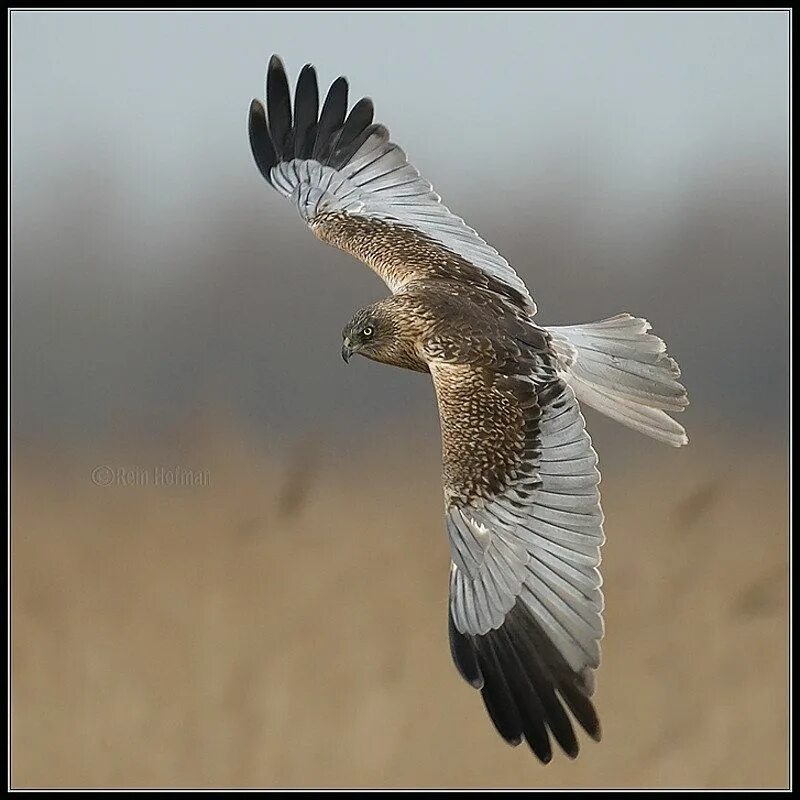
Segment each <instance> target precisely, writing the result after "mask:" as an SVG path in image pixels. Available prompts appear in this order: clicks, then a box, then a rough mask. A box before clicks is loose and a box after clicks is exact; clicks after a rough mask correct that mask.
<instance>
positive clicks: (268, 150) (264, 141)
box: [248, 100, 277, 180]
mask: <svg viewBox="0 0 800 800" xmlns="http://www.w3.org/2000/svg"><path fill="white" fill-rule="evenodd" d="M248 134H249V137H250V150H251V151H252V153H253V158H254V159H255V162H256V166H257V167H258V169H259V172H260V173H261V174H262V175H263V176H264V177H265V178H266V179H267V180H269V179H270V170H271V169H272V167H274V166H275V164H276V163H277V159H276V158H275V148H274V147H273V146H272V140H271V139H270V136H269V130H268V128H267V116H266V113H265V111H264V106H262V105H261V103H260V102H259V101H258V100H253V102H252V103H250V114H249V117H248Z"/></svg>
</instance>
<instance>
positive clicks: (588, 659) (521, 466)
mask: <svg viewBox="0 0 800 800" xmlns="http://www.w3.org/2000/svg"><path fill="white" fill-rule="evenodd" d="M483 352H484V353H485V352H486V347H484V348H483ZM525 357H526V354H525V353H523V354H522V358H520V359H519V360H518V363H520V364H521V365H522V369H524V364H525ZM459 360H461V361H462V363H454V362H457V361H459ZM489 360H491V359H488V360H487V359H486V358H484V360H483V361H480V360H479V363H478V364H477V365H476V364H474V363H463V359H458V358H456V359H451V360H450V361H447V362H445V361H443V360H437V359H433V360H431V361H430V362H429V363H430V371H431V375H432V377H433V382H434V385H435V387H436V395H437V399H438V404H439V416H440V421H441V428H442V452H443V482H444V490H445V506H446V523H447V532H448V535H449V540H450V550H451V556H452V564H451V571H450V601H449V629H450V645H451V652H452V655H453V660H454V661H455V664H456V666H457V668H458V670H459V672H460V673H461V675H462V677H464V678H465V680H467V681H468V682H469V683H471V684H472V685H473V686H474V687H476V688H479V689H480V690H481V693H482V695H483V700H484V703H485V705H486V709H487V711H488V712H489V715H490V717H491V719H492V721H493V722H494V725H495V727H496V728H497V730H498V732H499V733H500V735H501V736H502V737H503V738H504V739H505V740H506V741H508V742H509V743H511V744H514V745H516V744H519V743H520V742H521V741H522V738H523V737H524V738H525V739H526V740H527V742H528V744H529V746H530V747H531V749H532V750H533V752H534V753H535V754H536V755H537V756H538V757H539V759H540V760H542V761H544V762H547V761H549V760H550V758H551V756H552V749H551V743H550V738H549V736H550V734H551V735H552V736H553V737H554V738H555V740H556V741H557V742H558V743H559V745H560V746H561V747H562V749H563V750H564V751H565V752H566V753H567V754H568V755H570V756H571V757H574V756H576V755H577V753H578V743H577V740H576V737H575V733H574V730H573V727H572V723H571V721H570V718H569V716H568V715H567V713H566V712H565V708H564V705H562V703H565V704H566V707H567V708H569V709H570V710H571V711H572V713H573V715H574V717H575V718H576V719H577V720H578V722H579V723H580V724H581V726H582V727H583V728H584V729H585V730H586V731H587V733H589V735H591V736H592V737H593V738H595V739H598V740H599V738H600V725H599V721H598V718H597V715H596V713H595V710H594V707H593V705H592V702H591V700H590V699H589V698H590V697H591V694H592V692H593V690H594V680H593V670H594V669H596V668H597V667H598V665H599V663H600V644H599V642H600V639H601V638H602V635H603V622H602V616H601V615H602V609H603V596H602V593H601V590H600V584H601V579H600V574H599V572H598V566H599V564H600V547H601V545H602V543H603V540H604V539H603V528H602V524H603V515H602V511H601V509H600V495H599V491H598V483H599V480H600V475H599V472H598V471H597V468H596V463H597V457H596V455H595V452H594V450H593V449H592V445H591V441H590V439H589V436H588V434H587V433H586V430H585V427H584V420H583V417H582V415H581V412H580V409H579V407H578V403H577V401H576V399H575V395H574V393H573V391H572V389H571V388H570V387H569V386H568V385H567V384H566V383H564V381H563V380H561V379H560V378H554V379H552V380H550V381H548V382H547V383H544V384H543V383H540V382H538V380H537V379H535V378H534V377H532V373H528V374H505V371H504V369H503V368H505V367H506V366H507V364H508V360H507V359H504V358H500V359H495V360H497V361H498V362H499V363H500V364H501V365H502V367H503V368H501V369H492V368H491V366H488V365H487V364H488V361H489ZM548 730H549V734H548Z"/></svg>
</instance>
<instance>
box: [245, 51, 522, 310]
mask: <svg viewBox="0 0 800 800" xmlns="http://www.w3.org/2000/svg"><path fill="white" fill-rule="evenodd" d="M347 93H348V86H347V81H346V80H345V78H341V77H340V78H337V79H336V80H335V81H334V82H333V84H332V85H331V87H330V89H329V91H328V94H327V97H326V98H325V102H324V103H323V105H322V110H321V111H319V92H318V88H317V77H316V72H315V70H314V67H312V66H311V65H306V66H305V67H303V69H302V71H301V72H300V76H299V78H298V80H297V86H296V88H295V100H294V111H293V110H292V105H291V101H290V95H289V83H288V80H287V78H286V71H285V70H284V67H283V64H282V63H281V60H280V59H279V58H278V57H277V56H273V57H272V58H271V59H270V62H269V68H268V70H267V111H266V112H265V110H264V106H263V105H262V104H261V103H260V102H259V101H258V100H253V102H252V104H251V106H250V125H249V132H250V146H251V148H252V151H253V156H254V157H255V161H256V164H257V165H258V168H259V170H260V171H261V174H262V175H263V176H264V177H265V178H266V179H267V180H268V181H269V183H270V184H271V185H272V186H273V187H274V188H275V189H277V190H278V192H280V193H281V194H282V195H283V196H284V197H287V198H289V199H290V200H291V201H292V203H294V204H295V205H296V206H297V209H298V211H299V212H300V215H301V217H302V218H303V219H305V220H306V222H307V223H308V225H309V226H310V227H311V229H312V230H313V232H314V233H315V234H316V235H317V236H318V237H319V238H320V239H322V240H323V241H325V242H328V243H329V244H333V245H335V246H336V247H339V248H340V249H342V250H344V251H346V252H348V253H350V254H351V255H353V256H355V257H356V258H358V259H359V260H361V261H363V262H365V263H366V264H367V265H368V266H369V267H371V268H372V269H373V270H374V271H375V272H377V273H378V275H380V277H381V278H382V279H383V280H384V281H385V282H386V284H387V285H388V286H389V288H390V289H391V290H392V291H393V292H394V291H397V290H398V289H399V288H401V287H402V286H404V285H405V284H407V283H409V282H410V281H412V280H416V279H420V278H430V277H447V278H451V279H458V280H461V281H464V282H467V283H470V284H472V285H474V286H478V287H481V288H484V289H488V290H490V291H493V292H496V293H498V294H500V295H502V296H504V297H506V298H507V299H509V300H510V301H511V302H513V303H514V304H515V305H517V306H518V307H519V308H521V309H523V310H524V311H526V312H527V313H528V314H529V315H532V314H534V313H535V312H536V306H535V304H534V302H533V299H532V298H531V296H530V294H529V292H528V290H527V288H526V287H525V284H524V283H523V282H522V280H521V279H520V277H519V276H518V275H517V274H516V272H514V270H513V269H512V268H511V266H510V265H509V263H508V262H507V261H506V260H505V259H504V258H503V257H502V256H501V255H500V254H499V253H498V252H497V250H495V249H494V248H493V247H491V246H490V245H488V244H487V243H486V242H485V241H484V240H483V239H482V238H481V237H480V236H478V234H477V233H476V232H475V231H474V230H473V229H472V228H470V227H468V226H467V225H466V224H465V223H464V221H463V220H462V219H461V218H460V217H457V216H455V215H454V214H452V213H451V212H450V211H449V210H448V209H447V208H446V207H445V206H444V205H442V203H441V200H440V198H439V195H438V194H436V193H435V192H434V191H433V189H432V188H431V184H430V183H428V181H426V180H425V179H424V178H423V177H421V176H420V174H419V172H418V171H417V170H416V168H415V167H414V166H413V165H411V164H409V163H408V160H407V158H406V154H405V153H404V152H403V150H402V149H401V148H400V147H399V146H398V145H396V144H394V143H393V142H391V141H389V131H388V130H387V129H386V127H385V126H383V125H381V124H379V123H373V106H372V101H371V100H370V99H369V98H362V99H361V100H359V101H358V102H357V103H356V104H355V105H354V106H353V107H352V108H351V109H350V112H349V114H348V113H347Z"/></svg>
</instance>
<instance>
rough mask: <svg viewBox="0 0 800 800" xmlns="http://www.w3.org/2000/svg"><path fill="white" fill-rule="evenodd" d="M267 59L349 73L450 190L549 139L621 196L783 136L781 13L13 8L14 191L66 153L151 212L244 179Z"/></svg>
mask: <svg viewBox="0 0 800 800" xmlns="http://www.w3.org/2000/svg"><path fill="white" fill-rule="evenodd" d="M272 52H277V53H279V54H280V55H281V56H282V57H283V58H284V60H285V62H286V65H287V68H288V70H289V73H290V75H292V76H293V77H294V76H295V75H296V73H297V71H298V70H299V68H300V67H301V66H302V64H303V63H305V62H306V61H312V62H314V63H315V65H316V66H317V68H318V71H319V74H320V79H321V82H322V83H323V84H325V85H326V86H327V85H328V84H329V83H330V81H331V80H333V78H335V77H336V76H337V75H339V74H345V75H348V76H349V78H350V80H351V92H352V95H355V96H361V95H363V94H368V95H370V96H371V97H373V99H374V100H375V102H376V107H377V115H378V117H379V118H380V119H381V120H382V121H384V122H385V123H386V124H388V125H389V127H390V129H391V131H392V134H393V138H394V139H395V140H396V141H399V142H400V143H402V144H403V146H404V147H405V149H406V150H407V151H408V152H409V153H410V155H411V157H412V159H413V160H414V161H416V162H417V164H418V165H419V166H420V168H421V169H423V171H425V172H426V173H427V174H428V176H429V177H431V178H432V179H433V180H434V181H435V184H436V185H437V186H438V187H441V185H442V184H444V185H445V188H447V187H453V189H454V190H457V191H466V190H468V189H469V188H470V184H473V183H474V182H475V181H478V180H479V181H484V180H485V179H486V178H487V176H488V175H490V174H491V176H492V177H491V180H492V183H491V184H490V185H489V186H488V187H487V190H490V191H502V187H503V182H504V181H507V180H514V181H515V182H518V181H519V179H520V174H528V175H530V176H532V177H537V172H538V171H539V170H541V169H543V168H544V165H547V164H549V163H551V162H552V160H553V159H554V158H557V157H562V156H561V154H563V153H564V152H565V151H566V152H568V153H569V155H570V162H571V165H572V167H573V168H574V169H576V170H580V169H581V168H587V169H588V168H590V167H591V168H592V169H600V170H602V171H603V173H604V179H605V180H606V182H607V190H608V192H609V193H610V195H612V196H613V197H615V198H616V199H617V200H618V201H619V202H623V200H626V201H627V202H628V203H631V202H633V204H634V205H638V204H639V202H640V200H641V195H642V193H646V192H647V191H648V188H647V187H649V188H650V190H651V191H655V192H661V193H665V194H668V193H669V192H670V191H672V190H673V189H679V188H682V184H683V183H685V181H686V177H687V175H689V174H690V173H691V172H692V170H693V169H694V167H695V166H696V163H697V161H698V159H703V160H710V161H711V162H712V163H713V161H714V160H720V161H721V162H724V159H725V158H726V157H728V155H729V153H730V152H731V151H733V150H738V151H742V150H744V151H754V152H759V153H767V154H770V153H773V154H774V153H777V154H780V153H781V152H782V150H783V148H784V147H785V139H786V126H787V117H786V95H787V63H788V61H787V58H788V48H787V21H786V16H785V15H783V14H780V13H771V14H765V13H727V14H724V13H653V12H650V13H527V14H525V13H498V14H488V13H465V14H452V13H418V14H412V13H402V14H394V13H362V14H358V13H321V12H306V13H189V14H187V13H88V12H87V13H74V12H72V13H49V14H31V13H21V12H16V13H15V14H14V16H13V113H14V117H13V119H14V128H13V131H14V170H15V173H14V174H15V178H16V180H15V191H17V192H18V193H19V194H18V199H19V200H20V201H21V202H24V201H25V200H26V199H29V198H31V195H35V194H36V193H37V192H46V191H48V182H49V181H50V178H51V176H52V174H53V172H54V170H56V169H57V168H58V167H59V165H64V163H65V161H67V160H69V159H70V157H71V155H72V154H74V153H75V152H76V149H77V150H78V152H80V151H81V149H82V148H81V145H83V146H84V147H86V146H90V147H91V151H92V156H91V159H90V160H95V161H96V163H99V164H102V165H103V168H104V169H114V170H118V171H119V173H120V175H121V176H122V177H123V178H124V179H125V180H126V182H127V184H128V191H129V192H130V196H129V199H130V202H131V203H135V204H138V203H142V204H144V205H146V206H147V208H149V209H150V210H151V212H152V213H153V214H154V216H160V215H163V213H164V212H165V211H174V212H175V213H178V214H179V212H180V208H181V207H183V206H185V204H186V203H187V202H189V201H190V200H191V198H193V197H199V196H203V195H206V194H208V193H209V192H213V191H214V187H215V185H216V184H217V183H218V181H220V180H224V181H228V180H230V181H231V182H234V183H236V182H239V181H252V180H253V177H254V175H253V171H252V165H251V164H250V154H249V152H248V150H247V148H246V147H245V146H243V142H244V136H245V133H244V129H245V116H246V111H247V106H248V103H249V100H250V99H251V97H252V96H262V95H263V74H264V69H265V63H266V59H267V58H268V56H269V55H270V54H271V53H272ZM433 131H435V135H431V132H433ZM584 162H585V163H584ZM595 164H596V165H597V166H595ZM198 165H202V169H199V168H198ZM705 166H706V168H708V167H709V164H708V163H706V164H705ZM539 177H541V178H542V179H544V180H546V175H545V176H539ZM632 187H635V190H636V191H635V193H634V195H631V194H630V190H631V188H632ZM442 193H443V194H445V192H444V191H443V192H442ZM445 199H447V197H446V196H445Z"/></svg>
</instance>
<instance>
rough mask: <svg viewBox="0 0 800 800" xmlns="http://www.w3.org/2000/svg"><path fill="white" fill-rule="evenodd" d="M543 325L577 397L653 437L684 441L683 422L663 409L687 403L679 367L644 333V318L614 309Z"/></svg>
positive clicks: (674, 443) (646, 326)
mask: <svg viewBox="0 0 800 800" xmlns="http://www.w3.org/2000/svg"><path fill="white" fill-rule="evenodd" d="M547 330H548V332H549V333H550V335H551V337H552V344H553V348H554V350H555V351H556V355H557V357H558V362H559V369H560V371H561V373H562V375H563V377H564V378H565V380H566V381H567V383H569V384H570V386H572V389H573V391H574V392H575V394H576V396H577V397H578V399H579V400H580V401H581V402H583V403H586V404H587V405H589V406H592V408H595V409H597V410H598V411H600V412H601V413H603V414H605V415H606V416H609V417H611V419H615V420H616V421H617V422H621V423H622V424H623V425H627V426H628V427H629V428H633V429H634V430H636V431H639V432H640V433H644V434H645V435H647V436H651V437H652V438H653V439H657V440H658V441H659V442H664V443H665V444H669V445H672V446H673V447H680V446H681V445H684V444H687V443H688V441H689V439H688V438H687V436H686V431H685V430H684V429H683V426H681V425H679V424H678V423H677V422H676V421H675V420H674V419H672V417H670V416H669V414H667V412H668V411H669V412H673V413H674V412H677V411H683V409H684V408H685V407H686V406H687V405H688V404H689V399H688V397H687V396H686V389H685V388H684V387H683V386H682V385H681V384H680V383H679V382H678V380H677V379H678V377H679V376H680V374H681V371H680V368H679V367H678V364H677V363H676V362H675V360H674V359H672V358H670V357H669V356H668V355H667V352H666V350H667V347H666V345H665V344H664V342H663V341H662V340H661V339H659V338H658V337H657V336H654V335H653V334H651V333H648V332H647V331H649V330H650V323H648V322H647V320H645V319H639V318H638V317H632V316H631V315H630V314H617V316H615V317H609V318H608V319H604V320H600V322H589V323H586V324H584V325H563V326H557V327H551V328H548V329H547Z"/></svg>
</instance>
